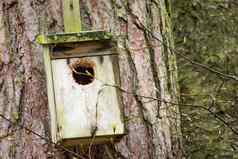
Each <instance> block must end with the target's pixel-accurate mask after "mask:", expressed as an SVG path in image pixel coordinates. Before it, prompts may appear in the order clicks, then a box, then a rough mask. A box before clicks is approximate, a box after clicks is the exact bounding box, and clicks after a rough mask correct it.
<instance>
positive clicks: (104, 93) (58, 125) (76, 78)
mask: <svg viewBox="0 0 238 159" xmlns="http://www.w3.org/2000/svg"><path fill="white" fill-rule="evenodd" d="M110 38H111V36H110V34H109V33H107V32H104V31H93V32H92V31H89V32H79V33H59V34H48V35H40V36H38V38H37V41H38V42H39V43H40V44H42V45H43V46H44V63H45V68H46V75H47V90H48V99H49V110H50V118H51V136H52V140H53V142H56V143H59V142H60V143H62V144H64V145H69V146H72V145H77V144H89V143H91V142H92V139H94V141H93V143H104V142H108V141H112V140H117V139H120V137H121V136H122V135H123V134H124V133H125V129H124V122H123V112H122V100H121V95H120V91H119V89H118V87H119V86H120V80H119V65H118V60H117V54H116V53H115V50H114V49H113V47H112V46H111V41H110Z"/></svg>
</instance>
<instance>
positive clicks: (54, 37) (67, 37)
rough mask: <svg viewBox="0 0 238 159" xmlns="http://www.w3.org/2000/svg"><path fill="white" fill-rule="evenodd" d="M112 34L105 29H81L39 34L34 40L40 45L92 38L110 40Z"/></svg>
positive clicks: (92, 39)
mask: <svg viewBox="0 0 238 159" xmlns="http://www.w3.org/2000/svg"><path fill="white" fill-rule="evenodd" d="M111 38H112V34H111V33H109V32H105V31H83V32H78V33H58V34H48V35H39V36H38V37H37V38H36V41H37V42H38V43H39V44H42V45H49V44H59V43H70V42H83V41H94V40H110V39H111Z"/></svg>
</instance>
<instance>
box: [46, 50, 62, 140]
mask: <svg viewBox="0 0 238 159" xmlns="http://www.w3.org/2000/svg"><path fill="white" fill-rule="evenodd" d="M43 50H44V54H43V55H44V56H43V57H44V65H45V74H46V81H47V95H48V107H49V112H50V122H51V123H50V126H51V137H52V141H53V142H54V143H56V142H57V141H58V138H60V137H59V136H57V132H56V131H57V117H56V108H55V96H54V85H53V74H52V66H51V59H50V50H49V47H47V46H44V47H43Z"/></svg>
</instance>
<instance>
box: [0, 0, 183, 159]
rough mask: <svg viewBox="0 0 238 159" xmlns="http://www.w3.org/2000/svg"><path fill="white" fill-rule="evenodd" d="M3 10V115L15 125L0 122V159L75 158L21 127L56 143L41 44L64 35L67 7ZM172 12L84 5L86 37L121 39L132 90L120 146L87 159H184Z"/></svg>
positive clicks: (159, 5) (129, 4) (131, 4)
mask: <svg viewBox="0 0 238 159" xmlns="http://www.w3.org/2000/svg"><path fill="white" fill-rule="evenodd" d="M0 4H1V9H0V22H1V25H0V26H1V27H0V113H1V114H3V115H4V116H5V117H7V118H8V119H11V121H12V122H13V123H9V122H8V121H6V120H4V119H3V118H0V128H1V129H0V158H3V159H13V158H14V159H23V158H26V159H28V158H29V159H31V158H39V159H41V158H42V159H45V158H58V159H63V158H67V157H69V156H72V155H70V154H69V152H67V153H65V152H64V151H62V150H60V149H57V148H54V145H52V144H50V143H49V142H48V141H47V140H46V139H42V138H39V137H38V136H36V135H35V134H33V133H31V132H29V131H27V130H25V129H24V128H21V127H19V126H18V125H24V126H25V127H27V128H30V129H31V130H33V131H35V132H37V133H38V134H40V135H41V136H42V137H45V138H47V139H50V131H49V130H50V129H49V113H48V108H47V94H46V81H45V74H44V68H43V61H42V48H41V47H40V46H39V45H38V44H36V42H35V37H36V35H37V34H39V33H52V32H62V31H63V26H62V24H63V21H62V2H61V1H60V0H49V1H44V0H28V1H25V0H3V1H1V2H0ZM168 5H169V3H168V1H167V0H153V1H152V0H139V1H136V0H131V1H128V0H81V15H82V16H81V17H82V20H83V22H84V23H83V28H84V30H85V29H87V30H99V29H100V30H107V31H111V32H112V34H113V36H114V39H113V40H114V43H115V47H116V48H117V51H118V53H119V54H120V55H119V64H120V73H121V87H122V88H123V90H126V91H122V94H123V102H124V112H125V123H126V129H127V135H125V136H124V137H123V138H122V140H121V141H120V142H119V143H111V144H107V145H98V146H93V147H92V148H91V147H90V148H91V149H92V151H91V154H90V157H89V155H88V152H87V150H86V151H83V149H81V150H80V151H79V152H80V153H81V155H83V156H85V158H88V157H89V158H103V159H105V158H121V159H180V158H182V142H181V131H180V115H179V110H178V105H176V103H177V100H178V93H177V77H176V74H177V70H176V60H175V55H174V54H173V53H172V52H171V49H170V48H173V39H172V36H171V30H170V17H169V16H170V10H169V7H168ZM161 41H162V43H161ZM148 97H149V98H148ZM165 101H166V102H165ZM84 152H86V153H85V154H83V153H84Z"/></svg>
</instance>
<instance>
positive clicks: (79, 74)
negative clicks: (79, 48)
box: [69, 58, 95, 85]
mask: <svg viewBox="0 0 238 159" xmlns="http://www.w3.org/2000/svg"><path fill="white" fill-rule="evenodd" d="M69 66H70V69H71V70H72V76H73V79H74V81H75V82H76V83H78V84H80V85H87V84H90V83H92V82H93V80H94V79H95V71H94V69H95V63H94V62H93V61H91V60H89V59H87V58H82V59H79V60H77V61H75V62H73V63H72V64H70V65H69Z"/></svg>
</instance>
